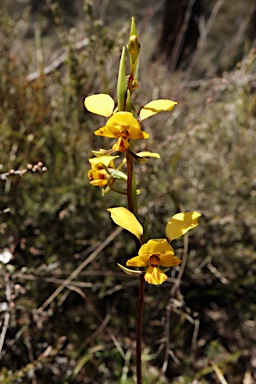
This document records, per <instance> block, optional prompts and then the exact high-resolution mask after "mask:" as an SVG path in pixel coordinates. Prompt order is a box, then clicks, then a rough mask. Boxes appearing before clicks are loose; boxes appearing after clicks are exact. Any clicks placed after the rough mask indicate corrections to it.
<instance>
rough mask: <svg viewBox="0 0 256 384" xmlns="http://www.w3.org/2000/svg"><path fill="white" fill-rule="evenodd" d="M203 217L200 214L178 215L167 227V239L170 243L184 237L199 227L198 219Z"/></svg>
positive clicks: (187, 213)
mask: <svg viewBox="0 0 256 384" xmlns="http://www.w3.org/2000/svg"><path fill="white" fill-rule="evenodd" d="M200 216H201V214H200V213H198V212H186V213H177V215H174V216H173V217H172V218H171V220H170V221H169V222H168V223H167V225H166V237H167V238H168V240H169V241H172V240H174V239H177V237H180V236H183V235H184V234H185V233H186V232H188V231H189V230H190V229H192V228H195V227H197V225H198V218H199V217H200Z"/></svg>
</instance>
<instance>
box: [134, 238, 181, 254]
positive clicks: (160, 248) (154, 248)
mask: <svg viewBox="0 0 256 384" xmlns="http://www.w3.org/2000/svg"><path fill="white" fill-rule="evenodd" d="M144 255H149V256H151V255H157V256H161V255H167V256H171V257H172V256H173V255H174V250H173V248H172V246H171V245H170V244H169V243H168V241H167V240H166V239H150V240H149V241H148V242H147V243H146V244H143V245H142V246H141V247H140V250H139V256H141V257H142V256H144Z"/></svg>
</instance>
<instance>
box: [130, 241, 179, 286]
mask: <svg viewBox="0 0 256 384" xmlns="http://www.w3.org/2000/svg"><path fill="white" fill-rule="evenodd" d="M180 263H181V260H180V259H178V258H177V257H176V256H174V250H173V248H172V246H171V245H170V244H169V243H168V241H167V240H166V239H151V240H149V241H148V242H147V243H146V244H143V245H142V246H141V247H140V250H139V254H138V256H135V257H133V258H132V259H130V260H128V261H127V262H126V265H127V266H128V267H147V270H146V273H145V280H146V281H147V282H148V283H149V284H154V285H158V284H162V283H163V282H164V281H166V280H167V279H168V277H167V275H166V274H165V273H164V272H163V271H162V270H161V269H160V268H159V266H161V267H174V266H176V265H179V264H180Z"/></svg>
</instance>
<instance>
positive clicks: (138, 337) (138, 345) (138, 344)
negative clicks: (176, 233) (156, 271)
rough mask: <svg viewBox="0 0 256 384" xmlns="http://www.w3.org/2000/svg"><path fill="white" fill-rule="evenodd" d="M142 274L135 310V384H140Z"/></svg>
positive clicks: (143, 285)
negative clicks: (136, 308)
mask: <svg viewBox="0 0 256 384" xmlns="http://www.w3.org/2000/svg"><path fill="white" fill-rule="evenodd" d="M144 288H145V279H144V274H143V275H140V285H139V292H138V310H137V332H136V374H137V384H142V367H141V348H142V321H143V309H144Z"/></svg>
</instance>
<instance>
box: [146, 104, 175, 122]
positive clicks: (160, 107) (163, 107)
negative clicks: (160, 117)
mask: <svg viewBox="0 0 256 384" xmlns="http://www.w3.org/2000/svg"><path fill="white" fill-rule="evenodd" d="M175 104H177V103H176V102H175V101H172V100H164V99H159V100H154V101H150V103H148V104H146V105H145V106H144V107H143V108H142V109H141V111H140V114H139V119H138V120H139V121H142V120H145V119H147V118H148V117H150V116H153V115H156V114H157V113H159V112H164V111H171V110H172V109H173V107H174V106H175Z"/></svg>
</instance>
